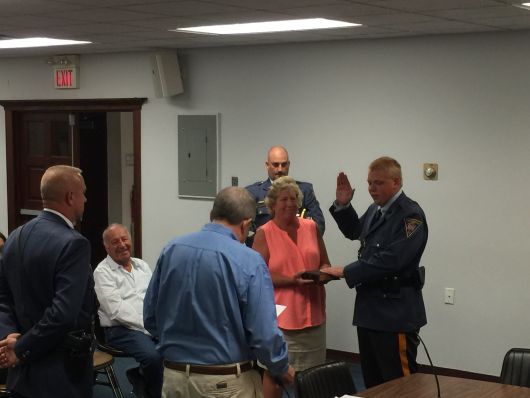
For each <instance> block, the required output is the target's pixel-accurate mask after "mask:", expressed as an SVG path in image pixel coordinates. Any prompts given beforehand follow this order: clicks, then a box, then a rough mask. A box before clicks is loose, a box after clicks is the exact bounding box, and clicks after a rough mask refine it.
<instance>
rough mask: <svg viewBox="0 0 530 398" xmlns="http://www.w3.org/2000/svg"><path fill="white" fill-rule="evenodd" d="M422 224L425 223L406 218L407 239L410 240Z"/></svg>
mask: <svg viewBox="0 0 530 398" xmlns="http://www.w3.org/2000/svg"><path fill="white" fill-rule="evenodd" d="M421 224H423V222H422V221H421V220H418V219H416V218H405V234H406V235H407V238H410V236H411V235H412V234H413V233H414V232H415V231H416V230H417V229H418V227H419V226H420V225H421Z"/></svg>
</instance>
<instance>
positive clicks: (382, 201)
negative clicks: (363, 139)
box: [323, 157, 428, 387]
mask: <svg viewBox="0 0 530 398" xmlns="http://www.w3.org/2000/svg"><path fill="white" fill-rule="evenodd" d="M353 192H354V190H353V189H352V187H351V185H350V183H349V181H348V177H347V176H346V175H345V174H344V173H340V174H339V176H338V178H337V191H336V200H335V202H334V204H333V205H332V206H331V208H330V209H329V210H330V212H331V214H332V216H333V218H334V219H335V221H336V222H337V225H338V226H339V229H340V230H341V231H342V233H343V234H344V236H346V237H347V238H348V239H351V240H354V239H358V240H360V241H361V247H360V249H359V254H358V260H357V261H355V262H354V263H351V264H349V265H347V266H346V267H344V268H340V267H332V268H331V269H330V268H327V269H326V270H323V271H324V272H328V273H330V274H332V275H335V276H339V277H342V276H343V277H344V278H345V279H346V283H347V284H348V286H349V287H350V288H356V289H357V296H356V299H355V310H354V316H353V324H354V325H356V326H357V337H358V340H359V353H360V356H361V366H362V370H363V376H364V381H365V384H366V387H372V386H375V385H377V384H381V383H384V382H385V381H388V380H392V379H395V378H398V377H402V376H407V375H408V374H410V373H414V372H416V371H417V369H418V364H417V363H416V354H417V348H418V344H419V337H418V332H419V329H420V327H422V326H423V325H425V324H426V323H427V319H426V315H425V306H424V304H423V296H422V293H421V288H422V287H423V274H422V270H423V268H421V269H420V267H419V265H420V259H421V255H422V254H423V250H424V249H425V245H426V243H427V235H428V231H427V222H426V220H425V214H424V213H423V210H422V209H421V207H420V206H419V205H418V203H416V202H414V201H413V200H411V199H409V198H408V197H407V196H406V195H405V193H403V190H402V177H401V166H400V165H399V163H398V162H397V161H396V160H394V159H392V158H389V157H382V158H379V159H376V160H374V161H373V162H372V163H371V164H370V167H369V169H368V192H369V193H370V195H371V196H372V199H373V200H374V203H373V204H371V205H370V207H368V210H367V211H366V212H365V213H364V215H363V216H362V217H361V218H359V217H358V216H357V213H356V212H355V210H354V209H353V207H352V205H351V204H350V201H351V199H352V198H353Z"/></svg>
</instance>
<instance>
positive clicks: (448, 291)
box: [444, 287, 455, 304]
mask: <svg viewBox="0 0 530 398" xmlns="http://www.w3.org/2000/svg"><path fill="white" fill-rule="evenodd" d="M444 303H445V304H454V303H455V289H454V288H452V287H446V288H445V297H444Z"/></svg>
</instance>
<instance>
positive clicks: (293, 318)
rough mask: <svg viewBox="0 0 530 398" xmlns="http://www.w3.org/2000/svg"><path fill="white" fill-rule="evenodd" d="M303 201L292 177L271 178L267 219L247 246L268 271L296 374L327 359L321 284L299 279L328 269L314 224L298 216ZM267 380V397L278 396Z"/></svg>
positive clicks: (323, 246) (290, 359)
mask: <svg viewBox="0 0 530 398" xmlns="http://www.w3.org/2000/svg"><path fill="white" fill-rule="evenodd" d="M302 196H303V195H302V192H301V191H300V189H299V188H298V185H297V184H296V182H295V180H294V179H293V178H291V177H288V176H285V177H280V178H278V179H276V180H275V181H274V182H273V184H272V186H271V189H270V191H269V193H268V194H267V198H266V199H265V204H266V205H267V207H268V208H269V210H270V212H271V214H272V219H271V220H270V221H269V222H268V223H266V224H265V225H263V226H262V227H261V228H260V229H258V231H257V232H256V235H255V237H254V245H253V246H252V247H253V249H254V250H256V251H258V252H259V253H260V254H261V255H262V257H263V258H264V260H265V262H266V263H267V265H268V267H269V271H270V274H271V278H272V283H273V285H274V298H275V301H276V304H280V305H284V306H286V308H285V310H284V312H283V313H282V314H281V315H279V316H278V326H279V327H280V329H282V331H283V333H284V336H285V340H286V341H287V345H288V347H289V363H290V364H291V365H292V366H293V367H294V368H295V370H296V371H301V370H304V369H307V368H309V367H312V366H315V365H318V364H321V363H324V362H325V359H326V324H325V322H326V292H325V289H324V286H323V285H322V283H320V282H318V281H314V280H312V279H305V278H303V277H302V276H306V275H302V274H304V273H307V272H308V271H313V272H316V273H317V274H318V271H319V270H320V269H321V268H324V267H329V266H330V265H329V259H328V255H327V251H326V247H325V245H324V241H323V239H322V235H321V233H320V232H319V230H318V227H317V225H316V223H315V222H314V221H313V220H308V219H303V218H300V217H298V216H297V213H298V209H299V207H300V206H301V204H302ZM271 381H272V380H271V379H270V376H268V374H267V373H265V376H264V386H263V387H264V393H265V394H266V396H275V395H277V394H274V393H272V394H270V392H271V388H272V384H273V383H271ZM277 396H278V395H277Z"/></svg>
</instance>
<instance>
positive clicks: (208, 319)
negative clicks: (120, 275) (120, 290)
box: [144, 223, 288, 376]
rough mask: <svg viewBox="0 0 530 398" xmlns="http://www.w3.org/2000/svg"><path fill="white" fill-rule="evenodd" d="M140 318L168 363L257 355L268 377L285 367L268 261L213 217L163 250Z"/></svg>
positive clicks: (209, 361) (232, 359) (222, 361)
mask: <svg viewBox="0 0 530 398" xmlns="http://www.w3.org/2000/svg"><path fill="white" fill-rule="evenodd" d="M144 325H145V328H146V329H147V330H148V331H149V332H150V333H151V334H152V335H154V336H158V337H159V339H160V344H159V351H160V353H161V354H162V356H163V357H164V359H167V360H170V361H173V362H180V363H192V364H207V365H219V364H227V363H235V362H242V361H247V360H253V359H259V360H260V362H261V363H263V364H264V365H266V366H267V368H268V369H269V371H270V372H271V374H273V375H274V376H276V375H280V374H283V373H285V372H286V371H287V369H288V358H287V345H286V344H285V342H284V340H283V335H282V333H281V331H280V330H279V329H278V325H277V321H276V310H275V305H274V293H273V286H272V281H271V278H270V275H269V271H268V269H267V266H266V265H265V262H264V261H263V259H262V258H261V256H260V255H259V254H258V253H257V252H255V251H253V250H252V249H249V248H248V247H246V246H245V245H244V244H241V243H240V242H239V241H238V240H237V239H236V237H235V236H234V234H233V233H232V231H231V230H230V229H229V228H227V227H225V226H223V225H221V224H218V223H210V224H206V225H205V226H204V227H203V229H202V230H201V231H199V232H196V233H192V234H189V235H185V236H182V237H179V238H176V239H174V240H172V241H171V242H170V243H169V244H168V245H167V246H166V247H165V248H164V249H163V250H162V253H161V255H160V258H159V259H158V262H157V266H156V269H155V271H154V274H153V277H152V279H151V283H150V285H149V288H148V290H147V293H146V296H145V302H144Z"/></svg>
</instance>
